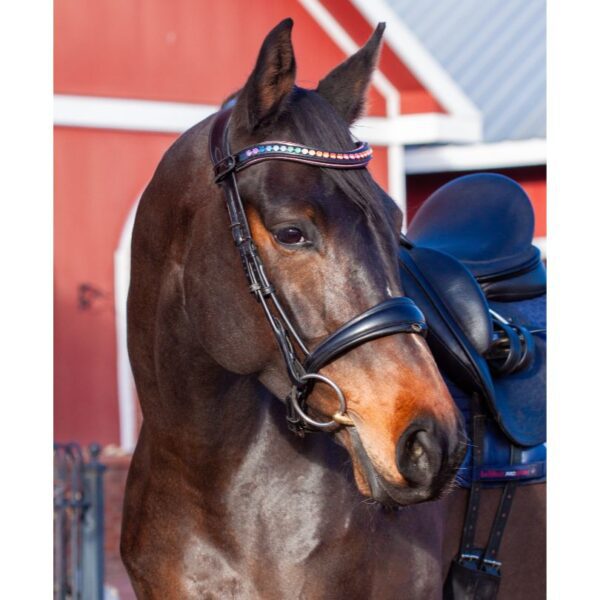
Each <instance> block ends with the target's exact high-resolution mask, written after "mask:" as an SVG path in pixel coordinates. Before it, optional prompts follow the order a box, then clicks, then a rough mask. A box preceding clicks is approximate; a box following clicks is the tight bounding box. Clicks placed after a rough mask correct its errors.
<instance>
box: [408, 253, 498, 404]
mask: <svg viewBox="0 0 600 600" xmlns="http://www.w3.org/2000/svg"><path fill="white" fill-rule="evenodd" d="M399 258H400V271H401V278H402V286H403V288H404V292H405V294H406V295H407V296H408V297H409V298H412V299H413V300H414V301H415V302H416V304H417V306H418V307H419V308H420V309H421V310H422V311H423V313H424V315H425V318H426V320H427V325H428V337H427V343H428V344H429V347H430V348H431V351H432V352H433V355H434V357H435V359H436V361H437V363H438V365H439V366H440V368H441V369H442V370H443V371H444V372H445V373H446V374H448V376H450V377H451V378H452V379H453V380H454V381H455V382H456V383H457V385H459V386H461V387H463V388H464V389H466V390H469V391H475V392H477V393H479V394H480V395H481V396H482V397H483V398H484V399H485V400H486V401H487V402H488V403H489V404H492V403H493V397H494V385H493V382H492V377H491V374H490V371H489V369H488V366H487V363H486V361H485V359H483V358H482V356H481V353H482V352H485V350H487V348H488V347H489V345H490V344H491V341H492V323H491V319H490V315H489V313H488V311H487V303H486V300H485V298H484V297H483V294H482V293H481V290H480V289H479V286H478V285H477V282H476V281H475V280H474V279H473V277H472V276H471V275H470V274H469V273H468V271H466V269H465V268H464V267H463V266H462V265H461V264H460V263H458V261H456V260H455V259H453V258H452V257H451V256H448V255H446V254H443V253H442V252H437V251H436V250H431V249H429V248H412V249H410V250H407V249H406V248H401V249H400V253H399Z"/></svg>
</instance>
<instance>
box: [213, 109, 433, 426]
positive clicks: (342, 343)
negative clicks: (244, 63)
mask: <svg viewBox="0 0 600 600" xmlns="http://www.w3.org/2000/svg"><path fill="white" fill-rule="evenodd" d="M231 112H232V108H226V109H224V110H221V111H220V112H219V113H217V115H216V117H215V120H214V122H213V125H212V128H211V131H210V137H209V148H210V156H211V160H212V163H213V166H214V172H215V182H216V183H218V184H219V185H220V186H221V187H222V188H223V191H224V193H225V201H226V204H227V211H228V213H229V219H230V221H231V225H230V227H231V233H232V235H233V240H234V242H235V245H236V247H237V248H238V250H239V252H240V256H241V259H242V265H243V268H244V272H245V274H246V278H247V280H248V284H249V286H250V292H251V293H252V294H254V296H255V298H256V299H257V301H258V302H260V304H261V306H262V308H263V310H264V313H265V316H266V318H267V321H268V323H269V325H270V327H271V329H272V330H273V333H274V335H275V339H276V340H277V344H278V345H279V349H280V351H281V354H282V356H283V358H284V360H285V365H286V368H287V373H288V376H289V378H290V382H291V384H292V391H291V393H290V394H289V396H288V397H287V400H286V404H287V421H288V427H289V428H290V429H291V430H292V431H294V432H295V433H296V434H298V435H301V436H302V435H304V432H305V431H322V430H329V431H330V430H333V429H335V428H336V427H339V426H351V425H354V423H353V422H352V419H351V418H350V417H349V416H348V414H347V413H346V398H345V396H344V393H343V392H342V390H341V389H340V388H339V386H338V385H337V384H336V383H335V382H334V381H332V380H331V379H329V378H328V377H326V376H325V375H322V374H320V373H319V372H318V371H319V370H320V369H321V368H322V367H324V366H325V365H327V364H328V363H330V362H332V361H333V360H335V359H337V358H339V357H340V356H341V355H342V354H344V353H346V352H348V351H349V350H351V349H352V348H355V347H357V346H359V345H361V344H364V343H365V342H368V341H370V340H374V339H376V338H380V337H384V336H387V335H392V334H395V333H417V334H421V335H424V334H425V332H426V330H427V325H426V323H425V317H424V316H423V313H422V312H421V311H420V310H419V308H418V307H417V305H416V304H415V303H414V302H413V301H412V300H410V299H409V298H406V297H396V298H390V299H388V300H385V301H383V302H381V303H380V304H377V305H376V306H373V307H371V308H369V309H368V310H366V311H365V312H363V313H361V314H359V315H358V316H356V317H354V318H353V319H351V320H350V321H348V322H347V323H346V324H344V325H342V326H341V327H340V328H339V329H338V330H336V331H334V332H333V333H332V334H331V335H329V336H328V337H326V338H325V339H324V340H323V341H322V342H321V343H320V344H319V345H318V346H317V347H316V348H314V349H313V351H312V352H311V351H310V350H309V349H308V348H307V347H306V345H305V344H304V342H303V341H302V338H301V337H300V335H299V334H298V332H297V331H296V329H295V328H294V326H293V325H292V322H291V321H290V319H289V317H288V316H287V314H286V312H285V310H284V309H283V307H282V305H281V303H280V302H279V299H278V298H277V294H276V293H275V289H274V287H273V286H272V285H271V283H270V282H269V279H268V277H267V274H266V272H265V268H264V265H263V262H262V260H261V258H260V256H259V254H258V249H257V246H256V244H255V243H254V240H253V239H252V234H251V232H250V227H249V225H248V220H247V218H246V212H245V210H244V206H243V203H242V199H241V197H240V194H239V190H238V186H237V180H236V177H235V174H236V173H237V172H239V171H241V170H243V169H246V168H248V167H250V166H252V165H254V164H257V163H259V162H263V161H266V160H288V161H293V162H300V163H304V164H307V165H312V166H317V167H324V168H328V169H359V168H365V167H366V166H367V164H368V162H369V160H371V156H372V150H371V148H370V147H369V145H368V144H366V143H360V142H359V143H357V144H356V147H355V148H354V149H353V150H349V151H347V152H333V151H325V150H322V149H318V148H312V147H310V146H305V145H303V144H296V143H292V142H271V141H268V142H262V143H260V144H255V145H254V146H249V147H248V148H243V149H242V150H240V151H238V152H236V153H232V152H231V149H230V146H229V136H228V129H229V119H230V116H231ZM316 382H322V383H324V384H326V385H328V386H329V387H330V388H332V390H333V391H334V393H335V394H336V396H337V399H338V402H339V408H338V410H337V412H336V413H335V414H334V415H333V416H332V418H331V420H329V421H317V420H315V419H313V418H312V417H310V416H309V415H308V414H306V400H307V397H308V395H309V394H310V391H311V390H312V388H313V386H314V384H315V383H316Z"/></svg>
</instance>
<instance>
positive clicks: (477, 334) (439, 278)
mask: <svg viewBox="0 0 600 600" xmlns="http://www.w3.org/2000/svg"><path fill="white" fill-rule="evenodd" d="M533 226H534V215H533V209H532V206H531V202H530V201H529V198H528V197H527V195H526V193H525V192H524V190H523V189H522V188H521V187H520V186H519V185H518V184H517V183H516V182H514V181H513V180H511V179H509V178H508V177H504V176H502V175H495V174H490V173H482V174H475V175H468V176H465V177H460V178H458V179H455V180H454V181H452V182H450V183H448V184H446V185H444V186H443V187H441V188H440V189H439V190H437V191H436V192H435V193H434V194H433V195H432V196H431V197H430V198H429V199H428V200H427V201H426V202H425V203H424V204H423V206H422V207H421V208H420V210H419V211H418V213H417V215H416V216H415V218H414V220H413V221H412V223H411V224H410V226H409V229H408V233H407V239H406V241H404V243H403V245H402V247H401V250H400V267H401V273H402V284H403V286H404V291H405V293H406V295H407V296H408V297H410V298H412V299H413V300H414V301H415V302H416V304H417V305H418V306H419V307H420V308H421V310H422V311H423V313H424V314H425V317H426V319H427V323H428V327H429V334H428V339H427V341H428V343H429V346H430V347H431V350H432V352H433V354H434V356H435V358H436V360H437V362H438V364H439V366H440V367H441V369H442V371H443V372H444V373H445V375H447V376H448V378H449V379H451V380H452V381H453V382H454V383H455V384H456V385H457V386H458V387H459V388H460V389H462V390H463V391H464V392H466V393H469V394H470V393H477V394H478V395H479V396H480V397H481V398H482V400H483V401H484V403H485V405H486V408H487V409H488V410H489V411H490V413H491V414H492V416H493V417H494V420H495V421H496V423H497V424H498V426H499V427H500V429H501V430H502V432H503V433H504V434H505V435H506V436H507V437H508V439H509V440H510V441H511V442H512V443H514V444H517V445H519V446H525V447H529V446H535V445H538V444H541V443H543V442H545V441H546V390H545V364H546V360H545V339H544V338H543V336H542V337H540V336H538V335H535V334H532V333H531V332H530V330H531V329H532V327H531V326H530V324H529V323H519V320H520V313H522V306H521V303H522V302H523V301H527V300H532V299H534V298H536V297H540V296H544V295H545V293H546V273H545V268H544V265H543V263H542V261H541V257H540V251H539V250H538V249H537V248H536V247H535V246H533V245H532V239H533Z"/></svg>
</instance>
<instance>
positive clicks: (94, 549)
mask: <svg viewBox="0 0 600 600" xmlns="http://www.w3.org/2000/svg"><path fill="white" fill-rule="evenodd" d="M89 450H90V460H89V462H88V463H87V464H86V465H85V470H84V480H85V491H86V494H87V499H88V501H89V503H90V506H89V509H88V510H87V511H86V514H85V519H84V526H83V569H82V571H83V587H84V589H85V590H86V598H87V597H89V598H90V600H101V599H102V597H103V593H104V471H105V470H106V467H105V466H104V465H103V464H101V463H100V460H99V458H100V446H99V445H98V444H92V445H91V446H90V448H89Z"/></svg>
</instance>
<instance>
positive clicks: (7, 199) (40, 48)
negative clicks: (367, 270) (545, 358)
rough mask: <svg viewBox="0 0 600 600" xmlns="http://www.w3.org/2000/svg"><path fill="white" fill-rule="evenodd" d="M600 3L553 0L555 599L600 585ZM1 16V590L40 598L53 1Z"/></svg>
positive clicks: (47, 490)
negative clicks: (598, 73) (599, 61)
mask: <svg viewBox="0 0 600 600" xmlns="http://www.w3.org/2000/svg"><path fill="white" fill-rule="evenodd" d="M599 13H600V9H599V7H598V6H597V5H596V4H595V3H589V2H585V3H584V2H582V1H581V0H579V1H574V2H570V3H565V2H559V1H557V0H550V10H549V19H548V24H549V31H550V42H551V43H550V44H549V89H548V97H549V139H550V140H551V143H550V144H549V148H548V157H549V171H548V173H549V226H550V234H549V239H550V241H549V245H548V254H549V258H548V261H549V281H550V301H549V323H550V332H551V333H550V336H549V338H550V357H549V374H550V375H549V396H548V397H549V409H550V410H549V413H550V417H549V426H550V438H549V441H550V444H549V446H550V449H549V456H550V466H549V473H550V485H549V490H550V500H551V502H550V515H549V516H550V521H549V534H550V543H549V593H548V598H549V599H550V600H554V599H556V600H562V599H565V598H587V597H592V596H593V595H594V594H596V593H597V572H598V567H597V564H596V563H597V555H598V552H597V548H596V543H595V542H596V540H597V539H598V536H599V533H600V532H599V531H598V527H599V525H598V523H599V519H598V503H599V495H598V491H597V484H596V482H597V481H598V474H597V473H598V468H599V467H598V464H597V455H598V444H597V441H598V437H599V436H600V434H599V431H600V429H599V425H600V398H599V396H600V393H599V391H598V388H599V382H598V372H599V371H600V367H599V366H598V359H599V352H598V349H597V332H596V330H595V329H594V323H595V320H596V318H597V314H598V308H597V307H598V302H599V299H600V289H598V288H599V286H598V280H599V277H598V274H597V273H598V255H599V253H598V243H597V242H598V238H599V237H600V234H599V232H598V228H599V225H600V211H599V209H598V203H599V200H600V199H599V197H598V196H599V194H598V187H599V186H598V183H597V177H598V164H597V163H598V153H597V151H596V147H597V143H598V140H599V139H600V122H599V120H598V117H597V113H598V101H599V97H600V94H599V93H598V83H597V78H596V77H594V76H593V75H592V74H593V72H595V66H597V65H594V62H596V61H595V58H594V57H597V56H600V47H599V41H600V40H599V38H598V35H597V24H598V22H600V14H599ZM1 16H2V19H3V22H4V23H8V24H12V25H11V26H10V27H7V28H5V31H4V33H3V35H2V36H1V37H0V44H1V46H0V49H1V51H2V57H3V77H4V82H5V86H4V90H5V92H4V95H3V97H2V113H1V114H2V116H3V128H2V129H3V144H2V147H1V148H2V149H1V153H2V154H1V160H2V166H3V169H2V171H3V195H2V203H1V207H2V208H1V210H2V214H1V215H0V227H1V234H0V240H1V243H2V252H1V256H2V283H3V285H2V294H1V295H0V301H1V309H2V312H1V314H2V346H1V347H2V363H1V364H2V377H1V378H0V384H1V393H2V396H1V397H2V407H3V411H2V418H1V420H0V423H1V424H0V444H1V448H0V456H1V459H2V475H3V477H2V483H3V493H2V495H1V502H2V504H1V506H0V530H1V531H2V545H1V546H0V548H1V549H0V552H1V556H0V561H1V564H2V567H3V572H4V573H7V574H10V576H9V577H5V578H4V581H3V584H2V595H3V597H6V598H11V597H14V598H21V597H31V598H42V597H49V596H50V593H51V589H52V508H51V506H52V466H51V465H52V460H51V457H52V450H51V443H52V400H51V398H52V262H51V259H52V254H51V243H52V216H51V211H52V137H51V136H52V133H51V131H52V95H51V94H52V81H51V77H52V71H51V70H52V62H51V59H52V38H51V36H52V6H51V4H50V3H40V4H39V5H36V12H35V18H32V15H31V6H30V5H29V4H28V3H5V4H3V6H2V13H1ZM15 57H18V60H17V59H16V58H15ZM6 90H10V93H7V91H6Z"/></svg>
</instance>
